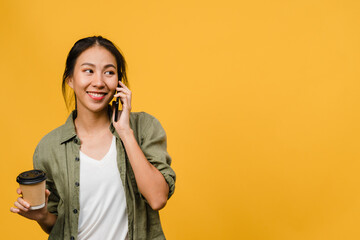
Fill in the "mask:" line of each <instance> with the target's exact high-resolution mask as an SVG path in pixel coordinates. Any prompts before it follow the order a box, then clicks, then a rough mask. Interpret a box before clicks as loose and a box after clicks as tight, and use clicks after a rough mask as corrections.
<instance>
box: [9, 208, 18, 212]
mask: <svg viewBox="0 0 360 240" xmlns="http://www.w3.org/2000/svg"><path fill="white" fill-rule="evenodd" d="M10 212H13V213H19V212H20V209H18V208H14V207H11V208H10Z"/></svg>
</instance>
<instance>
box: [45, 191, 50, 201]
mask: <svg viewBox="0 0 360 240" xmlns="http://www.w3.org/2000/svg"><path fill="white" fill-rule="evenodd" d="M50 194H51V192H50V191H49V189H45V202H47V201H48V199H49V196H50Z"/></svg>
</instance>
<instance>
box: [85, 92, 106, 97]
mask: <svg viewBox="0 0 360 240" xmlns="http://www.w3.org/2000/svg"><path fill="white" fill-rule="evenodd" d="M89 95H91V96H94V97H102V96H104V95H105V93H90V92H89Z"/></svg>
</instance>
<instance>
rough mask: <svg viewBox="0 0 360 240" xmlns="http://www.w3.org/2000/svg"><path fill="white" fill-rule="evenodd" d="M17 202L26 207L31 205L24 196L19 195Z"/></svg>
mask: <svg viewBox="0 0 360 240" xmlns="http://www.w3.org/2000/svg"><path fill="white" fill-rule="evenodd" d="M17 202H18V203H19V204H21V205H22V206H24V207H26V208H29V207H30V204H29V203H28V202H26V201H25V200H24V199H23V198H21V197H19V198H18V199H17Z"/></svg>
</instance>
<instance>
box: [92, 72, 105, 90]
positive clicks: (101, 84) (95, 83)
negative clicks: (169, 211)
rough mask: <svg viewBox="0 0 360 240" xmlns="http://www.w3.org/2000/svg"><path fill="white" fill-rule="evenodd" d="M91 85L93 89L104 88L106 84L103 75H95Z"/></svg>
mask: <svg viewBox="0 0 360 240" xmlns="http://www.w3.org/2000/svg"><path fill="white" fill-rule="evenodd" d="M91 85H92V86H93V87H97V88H102V87H104V86H105V83H104V81H103V79H102V75H101V74H94V77H93V79H92V81H91Z"/></svg>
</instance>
